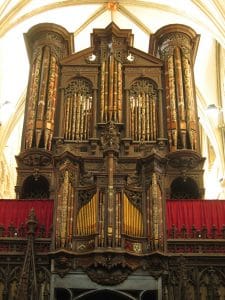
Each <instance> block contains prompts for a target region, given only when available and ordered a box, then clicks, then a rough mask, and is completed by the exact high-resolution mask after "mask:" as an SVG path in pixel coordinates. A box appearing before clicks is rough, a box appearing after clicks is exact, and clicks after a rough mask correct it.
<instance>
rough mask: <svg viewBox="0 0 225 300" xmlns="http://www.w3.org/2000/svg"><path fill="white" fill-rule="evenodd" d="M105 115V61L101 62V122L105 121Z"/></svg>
mask: <svg viewBox="0 0 225 300" xmlns="http://www.w3.org/2000/svg"><path fill="white" fill-rule="evenodd" d="M104 115H105V61H102V63H101V91H100V122H104Z"/></svg>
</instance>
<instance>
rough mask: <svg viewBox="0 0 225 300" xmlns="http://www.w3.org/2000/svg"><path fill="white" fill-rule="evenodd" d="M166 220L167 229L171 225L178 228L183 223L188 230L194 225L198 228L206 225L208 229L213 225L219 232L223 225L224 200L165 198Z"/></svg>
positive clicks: (224, 213)
mask: <svg viewBox="0 0 225 300" xmlns="http://www.w3.org/2000/svg"><path fill="white" fill-rule="evenodd" d="M166 222H167V230H168V231H170V230H171V229H172V227H173V225H174V226H175V227H176V228H177V229H178V230H180V229H181V228H182V226H183V225H185V227H186V228H187V229H188V230H189V231H190V230H191V228H192V226H193V225H194V227H195V228H196V229H199V230H201V229H202V227H203V226H206V228H207V229H208V231H211V229H212V227H213V226H215V228H216V229H217V232H219V231H220V232H221V229H222V228H223V226H225V201H220V200H167V203H166ZM217 234H218V233H217Z"/></svg>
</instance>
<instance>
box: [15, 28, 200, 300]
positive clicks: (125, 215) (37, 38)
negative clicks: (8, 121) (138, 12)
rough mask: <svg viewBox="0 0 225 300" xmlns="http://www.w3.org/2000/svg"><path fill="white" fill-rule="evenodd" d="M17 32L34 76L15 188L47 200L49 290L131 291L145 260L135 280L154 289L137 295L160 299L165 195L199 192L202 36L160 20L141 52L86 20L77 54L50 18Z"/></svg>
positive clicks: (129, 39) (128, 35)
mask: <svg viewBox="0 0 225 300" xmlns="http://www.w3.org/2000/svg"><path fill="white" fill-rule="evenodd" d="M24 37H25V42H26V47H27V51H28V56H29V61H30V74H29V84H28V89H27V98H26V111H25V118H24V128H23V138H22V145H21V152H20V154H19V155H18V156H17V163H18V180H17V186H16V193H17V198H18V199H42V201H43V206H44V205H45V204H44V203H45V199H54V211H53V227H52V240H51V247H50V251H49V255H50V259H51V272H52V279H51V280H52V281H51V289H52V291H54V290H55V289H56V290H57V289H58V295H64V296H63V297H64V298H62V296H61V298H60V296H58V298H57V299H72V298H66V297H67V296H68V295H67V294H66V293H67V292H66V291H63V288H68V289H72V288H74V286H73V287H72V282H73V284H75V283H74V282H79V284H80V285H81V286H82V284H81V281H80V280H81V277H80V276H83V277H82V278H85V280H86V284H87V287H88V286H90V289H92V288H93V286H95V287H96V284H97V285H99V286H103V287H105V286H111V287H113V286H116V287H118V286H120V285H123V284H125V283H124V282H128V283H129V282H130V283H129V284H130V285H129V288H127V289H130V290H132V284H134V283H133V282H135V281H132V280H135V278H136V277H135V276H137V275H135V274H137V270H141V271H138V272H139V273H138V274H139V275H138V276H139V278H142V280H143V288H141V287H140V288H139V287H137V288H136V289H140V290H152V291H153V292H154V293H155V294H154V293H152V294H151V292H149V294H147V296H146V297H145V298H144V296H143V298H140V299H147V297H148V295H150V296H149V297H152V298H148V299H162V297H166V296H165V295H166V292H165V291H164V292H163V286H167V283H165V282H164V280H165V279H164V278H166V277H165V274H166V271H165V270H167V269H166V267H165V264H166V260H165V256H166V253H167V247H168V243H167V238H166V236H167V230H166V221H165V210H166V199H200V198H204V187H203V163H204V158H203V157H202V156H201V154H200V138H199V128H198V116H197V109H196V98H195V81H194V74H193V66H194V61H195V56H196V52H197V48H198V41H199V35H198V34H196V32H195V31H194V30H193V29H191V28H189V27H187V26H185V25H179V24H173V25H168V26H165V27H162V28H161V29H159V30H158V31H157V32H156V33H155V34H152V35H151V37H150V42H149V51H148V53H145V52H143V51H140V50H138V49H136V48H134V47H133V39H134V36H133V34H132V31H131V30H129V29H120V28H119V27H117V25H116V24H114V23H111V24H109V25H108V26H107V27H106V28H105V29H93V32H92V34H91V37H90V47H89V48H87V49H85V50H82V51H80V52H74V44H73V36H72V34H70V33H69V32H67V31H66V29H64V28H62V27H61V26H58V25H55V24H50V23H45V24H38V25H36V26H34V27H32V28H31V29H30V30H29V31H28V32H27V33H26V34H25V36H24ZM81 270H82V271H81ZM146 270H147V271H146ZM83 280H84V279H83ZM146 280H147V281H146ZM148 280H149V281H148ZM83 282H84V281H83ZM145 282H148V283H146V286H145ZM87 287H86V288H87ZM76 289H80V290H81V289H82V288H81V287H80V286H79V285H78V287H76ZM83 289H84V288H83ZM115 289H116V288H115ZM121 289H123V288H121ZM124 289H125V288H124ZM60 293H61V294H60ZM68 293H69V292H68ZM163 293H164V294H163ZM56 295H57V293H56ZM66 295H67V296H66ZM154 295H157V296H154ZM163 295H164V296H163ZM55 297H57V296H55ZM68 297H69V296H68ZM154 297H155V298H154ZM156 297H158V298H156ZM51 299H53V298H51ZM73 299H77V298H73ZM82 299H83V298H82ZM84 299H89V298H84ZM90 299H91V298H90ZM93 299H94V298H93ZM96 299H97V298H96ZM115 299H117V298H115ZM118 299H123V298H118ZM129 299H131V298H129ZM132 299H133V298H132ZM135 299H136V298H135ZM138 299H139V298H138ZM163 299H175V298H163ZM177 299H178V298H177ZM179 299H180V298H179Z"/></svg>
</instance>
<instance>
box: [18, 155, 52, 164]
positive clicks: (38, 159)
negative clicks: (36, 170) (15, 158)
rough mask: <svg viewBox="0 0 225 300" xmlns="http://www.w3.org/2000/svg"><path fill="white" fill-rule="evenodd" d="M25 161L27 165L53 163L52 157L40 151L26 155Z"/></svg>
mask: <svg viewBox="0 0 225 300" xmlns="http://www.w3.org/2000/svg"><path fill="white" fill-rule="evenodd" d="M23 163H24V165H26V166H29V167H31V166H48V165H50V164H51V157H49V156H45V155H42V154H40V153H33V154H28V155H26V156H24V158H23Z"/></svg>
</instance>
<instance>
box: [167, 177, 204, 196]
mask: <svg viewBox="0 0 225 300" xmlns="http://www.w3.org/2000/svg"><path fill="white" fill-rule="evenodd" d="M170 198H171V199H198V198H199V190H198V186H197V184H196V182H195V181H194V180H193V179H192V178H190V177H178V178H176V179H175V180H174V181H173V182H172V184H171V194H170Z"/></svg>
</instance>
